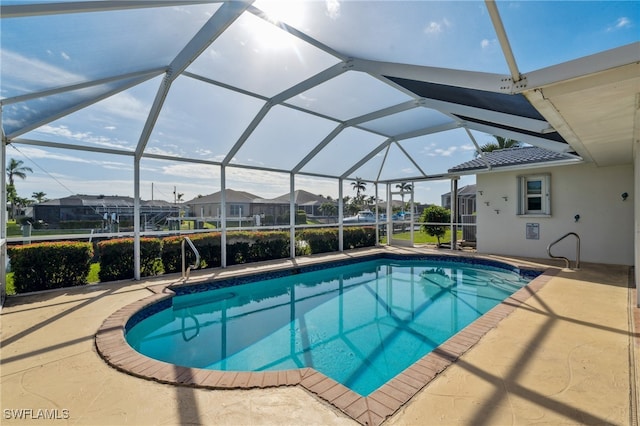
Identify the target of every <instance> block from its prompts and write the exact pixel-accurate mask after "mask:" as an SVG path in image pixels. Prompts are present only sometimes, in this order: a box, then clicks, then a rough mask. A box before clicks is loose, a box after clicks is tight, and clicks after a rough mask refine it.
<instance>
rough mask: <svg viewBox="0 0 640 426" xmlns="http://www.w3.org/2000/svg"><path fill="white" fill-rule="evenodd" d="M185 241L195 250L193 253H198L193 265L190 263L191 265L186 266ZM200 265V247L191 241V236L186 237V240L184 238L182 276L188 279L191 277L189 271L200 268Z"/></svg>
mask: <svg viewBox="0 0 640 426" xmlns="http://www.w3.org/2000/svg"><path fill="white" fill-rule="evenodd" d="M185 243H189V247H191V251H193V253H194V254H195V255H196V261H195V263H194V264H193V265H189V267H186V263H187V262H186V255H185V250H184V246H185ZM199 266H200V252H199V251H198V249H197V248H196V246H194V245H193V242H191V239H190V238H189V237H184V240H182V278H184V280H185V281H186V280H188V279H189V272H191V269H198V267H199Z"/></svg>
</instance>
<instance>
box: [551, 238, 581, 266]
mask: <svg viewBox="0 0 640 426" xmlns="http://www.w3.org/2000/svg"><path fill="white" fill-rule="evenodd" d="M570 235H573V236H574V237H576V266H575V268H573V269H580V236H579V235H578V234H576V233H575V232H568V233H566V234H564V235H563V236H562V237H560V238H558V239H557V240H555V241H554V242H552V243H551V244H549V245H548V246H547V254H548V255H549V257H552V258H554V259H564V261H565V262H566V266H565V267H566V268H569V265H570V262H569V259H567V258H566V257H564V256H554V255H552V254H551V247H553V246H554V245H556V244H557V243H559V242H560V241H562V240H564V239H565V238H567V237H568V236H570Z"/></svg>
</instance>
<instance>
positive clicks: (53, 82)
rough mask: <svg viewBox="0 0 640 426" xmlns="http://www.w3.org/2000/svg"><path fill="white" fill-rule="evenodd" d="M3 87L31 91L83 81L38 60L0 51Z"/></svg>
mask: <svg viewBox="0 0 640 426" xmlns="http://www.w3.org/2000/svg"><path fill="white" fill-rule="evenodd" d="M0 58H1V59H0V60H1V62H2V77H3V85H10V87H14V88H15V87H17V88H19V89H20V90H23V91H24V90H26V91H29V92H31V91H33V89H34V87H58V86H64V85H67V84H69V83H76V82H78V81H84V80H85V78H83V77H82V76H81V75H79V74H74V73H71V72H68V71H65V70H62V69H60V68H58V67H55V66H53V65H50V64H47V63H46V62H42V61H40V60H38V59H32V58H27V57H26V56H23V55H21V54H19V53H16V52H12V51H10V50H7V49H2V50H1V51H0Z"/></svg>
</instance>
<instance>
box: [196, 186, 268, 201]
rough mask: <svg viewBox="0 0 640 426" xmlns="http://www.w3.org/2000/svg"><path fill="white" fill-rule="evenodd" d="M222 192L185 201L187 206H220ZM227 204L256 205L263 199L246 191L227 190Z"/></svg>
mask: <svg viewBox="0 0 640 426" xmlns="http://www.w3.org/2000/svg"><path fill="white" fill-rule="evenodd" d="M221 194H222V191H218V192H214V193H213V194H209V195H204V196H202V197H196V198H194V199H192V200H189V201H185V204H218V203H220V202H221V198H222V197H221ZM224 194H225V202H226V203H227V204H228V203H254V202H261V201H262V200H263V198H261V197H258V196H257V195H254V194H251V193H249V192H245V191H236V190H234V189H225V192H224Z"/></svg>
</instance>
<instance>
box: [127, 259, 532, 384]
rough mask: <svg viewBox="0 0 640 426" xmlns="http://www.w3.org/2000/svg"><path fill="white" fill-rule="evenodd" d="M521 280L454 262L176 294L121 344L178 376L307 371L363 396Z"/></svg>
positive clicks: (382, 264) (368, 265)
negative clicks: (190, 371) (197, 371)
mask: <svg viewBox="0 0 640 426" xmlns="http://www.w3.org/2000/svg"><path fill="white" fill-rule="evenodd" d="M529 280H530V279H529V278H522V277H521V275H520V274H519V273H518V272H517V271H511V270H507V269H504V268H499V267H494V266H486V265H478V264H473V265H470V264H465V263H461V262H459V261H457V262H443V261H442V260H438V261H429V260H395V259H377V260H369V261H364V262H359V263H354V264H350V265H345V266H338V267H332V268H328V269H322V270H317V271H313V272H305V273H301V274H292V275H289V276H284V277H279V278H276V279H267V280H262V281H257V282H250V283H246V284H242V285H235V286H232V287H223V288H218V289H215V290H208V291H201V292H197V293H194V294H185V295H178V296H175V297H174V298H173V299H172V300H171V303H170V306H168V307H167V308H166V309H163V310H160V311H159V312H156V313H152V314H148V315H144V318H142V317H141V318H139V319H138V320H136V321H135V324H134V325H131V326H128V327H127V328H128V330H127V334H126V338H127V341H128V342H129V344H130V345H131V346H132V347H133V348H134V349H136V350H137V351H139V352H141V353H142V354H144V355H147V356H149V357H152V358H155V359H158V360H162V361H166V362H169V363H173V364H176V365H181V366H186V367H197V368H206V369H217V370H227V371H266V370H286V369H295V368H304V367H313V368H314V369H316V370H318V371H320V372H322V373H323V374H325V375H327V376H328V377H331V378H333V379H334V380H336V381H338V382H340V383H342V384H344V385H345V386H347V387H349V388H350V389H352V390H353V391H355V392H357V393H359V394H361V395H363V396H366V395H368V394H370V393H371V392H373V391H375V390H376V389H377V388H378V387H380V386H382V385H383V384H384V383H386V382H387V381H388V380H390V379H391V378H393V377H394V376H395V375H397V374H398V373H400V372H402V371H403V370H404V369H406V368H407V367H409V366H410V365H411V364H413V363H414V362H416V361H417V360H419V359H420V358H422V357H423V356H424V355H426V354H428V353H429V352H430V351H432V350H433V349H434V348H436V347H437V346H438V345H440V344H441V343H443V342H445V341H446V340H447V339H448V338H449V337H451V336H452V335H454V334H455V333H457V332H458V331H460V330H461V329H462V328H464V327H465V326H467V325H468V324H470V323H471V322H473V321H474V320H475V319H477V318H478V317H480V316H481V315H482V314H484V313H485V312H487V311H488V310H490V309H491V308H493V307H494V306H495V305H497V304H498V303H500V302H501V301H502V300H503V299H505V298H506V297H508V296H509V295H510V294H511V293H513V292H514V291H516V290H518V289H519V288H521V287H523V286H524V285H526V284H527V282H528V281H529Z"/></svg>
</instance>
